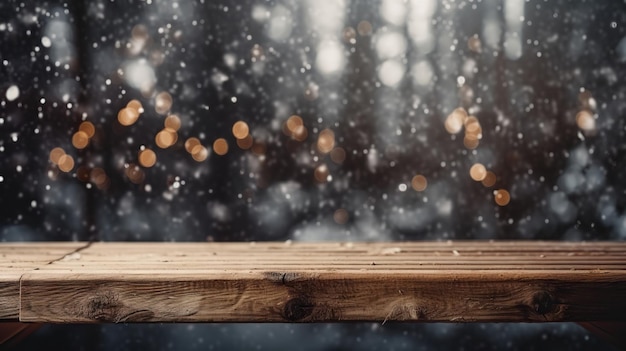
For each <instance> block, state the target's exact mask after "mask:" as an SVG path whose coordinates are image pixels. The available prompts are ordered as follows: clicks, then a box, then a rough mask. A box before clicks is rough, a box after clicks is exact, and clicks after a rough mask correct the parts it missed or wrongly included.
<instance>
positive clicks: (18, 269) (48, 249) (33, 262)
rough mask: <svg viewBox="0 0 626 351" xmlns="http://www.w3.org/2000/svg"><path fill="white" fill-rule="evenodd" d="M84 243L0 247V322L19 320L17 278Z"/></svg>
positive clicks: (25, 244)
mask: <svg viewBox="0 0 626 351" xmlns="http://www.w3.org/2000/svg"><path fill="white" fill-rule="evenodd" d="M83 246H85V243H73V242H57V243H45V244H44V243H0V321H2V320H17V319H18V318H19V298H20V278H21V277H22V275H23V274H24V273H26V272H29V271H32V270H33V269H36V268H39V267H43V266H45V265H47V264H49V263H51V262H53V261H55V260H58V259H62V258H63V257H64V256H65V255H66V254H70V253H72V252H74V251H75V250H77V249H79V248H81V247H83Z"/></svg>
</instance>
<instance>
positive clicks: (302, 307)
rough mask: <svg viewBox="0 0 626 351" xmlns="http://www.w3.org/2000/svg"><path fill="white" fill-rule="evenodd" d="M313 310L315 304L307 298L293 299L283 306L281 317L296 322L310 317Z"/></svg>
mask: <svg viewBox="0 0 626 351" xmlns="http://www.w3.org/2000/svg"><path fill="white" fill-rule="evenodd" d="M313 308H315V304H314V303H313V302H311V301H310V300H309V299H308V298H307V297H305V296H298V297H294V298H292V299H290V300H289V301H287V303H286V304H285V308H284V310H283V316H284V317H285V319H287V320H289V321H292V322H296V321H299V320H302V319H304V318H306V317H308V316H310V315H311V314H312V313H313Z"/></svg>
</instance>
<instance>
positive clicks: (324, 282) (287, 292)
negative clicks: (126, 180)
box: [0, 241, 626, 323]
mask: <svg viewBox="0 0 626 351" xmlns="http://www.w3.org/2000/svg"><path fill="white" fill-rule="evenodd" d="M0 251H2V246H1V245H0ZM20 289H21V309H20V320H21V321H25V322H55V323H72V322H81V323H84V322H318V321H325V322H326V321H378V322H385V321H453V322H473V321H484V322H551V321H578V322H584V321H598V320H602V321H624V318H625V317H624V316H626V299H625V298H624V297H626V243H616V242H611V243H562V242H475V241H471V242H411V243H275V242H274V243H253V244H250V243H95V244H93V245H91V246H90V247H88V248H86V249H84V250H81V251H80V252H77V253H76V254H73V255H68V256H66V257H65V258H64V259H62V260H57V261H55V262H53V263H52V264H49V265H46V266H44V267H41V268H40V269H38V270H36V271H30V272H28V273H25V274H24V275H23V276H22V279H21V287H20Z"/></svg>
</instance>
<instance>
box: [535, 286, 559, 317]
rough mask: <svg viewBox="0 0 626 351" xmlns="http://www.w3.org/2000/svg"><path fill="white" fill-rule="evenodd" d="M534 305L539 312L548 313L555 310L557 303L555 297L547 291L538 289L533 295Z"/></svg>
mask: <svg viewBox="0 0 626 351" xmlns="http://www.w3.org/2000/svg"><path fill="white" fill-rule="evenodd" d="M532 307H533V310H534V311H535V312H536V313H537V314H542V315H545V314H548V313H550V312H554V310H555V309H556V303H555V301H554V297H552V295H551V294H550V293H549V292H547V291H538V292H536V293H535V294H534V295H533V298H532Z"/></svg>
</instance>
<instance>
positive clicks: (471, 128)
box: [0, 0, 626, 350]
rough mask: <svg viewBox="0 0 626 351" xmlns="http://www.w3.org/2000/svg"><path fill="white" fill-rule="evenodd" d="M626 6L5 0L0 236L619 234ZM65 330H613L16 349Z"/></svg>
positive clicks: (542, 343)
mask: <svg viewBox="0 0 626 351" xmlns="http://www.w3.org/2000/svg"><path fill="white" fill-rule="evenodd" d="M625 26H626V3H624V2H623V1H608V0H607V1H596V2H584V1H581V2H571V1H549V2H548V1H543V0H502V1H501V0H482V1H479V0H465V1H436V0H371V1H356V0H336V1H315V0H277V1H260V0H259V1H250V0H239V1H235V0H223V1H218V0H215V1H213V0H196V1H192V0H181V1H162V0H119V1H105V0H94V1H60V0H49V1H16V0H4V1H2V2H0V194H1V195H0V240H1V241H40V240H47V241H57V240H105V241H113V240H117V241H232V240H234V241H262V240H294V241H313V240H337V241H359V240H367V241H378V240H448V239H550V240H624V239H625V238H626V211H625V210H626V209H625V207H626V196H625V194H626V182H624V181H623V179H624V177H626V150H625V149H626V143H625V142H624V134H625V133H626V83H625V82H624V77H626V28H625ZM620 77H622V78H620ZM303 340H306V342H304V343H303V342H302V341H303ZM51 343H53V344H54V345H58V346H59V347H67V348H70V349H90V350H93V349H103V350H107V349H113V348H114V349H124V348H128V349H134V348H139V347H142V348H149V349H180V350H186V349H188V350H195V349H253V348H254V349H275V348H277V347H280V346H283V345H286V346H288V345H291V346H289V347H290V348H293V349H316V350H317V349H321V350H344V349H345V350H347V349H383V348H384V349H390V350H393V349H410V350H419V349H432V348H438V349H441V348H443V349H459V350H473V349H505V348H506V349H520V350H522V349H523V350H526V349H547V348H550V349H569V350H592V349H593V350H598V349H606V348H608V346H607V345H605V344H603V343H602V342H601V341H599V340H597V339H596V338H595V337H594V336H592V335H590V334H589V333H587V332H586V331H584V330H583V329H582V328H580V327H578V326H576V325H574V324H541V325H527V324H517V325H508V324H477V325H462V324H433V325H425V324H386V325H384V326H383V325H380V324H371V323H363V324H318V325H282V324H272V325H257V324H237V325H230V324H225V325H211V324H191V325H105V326H98V325H95V326H46V327H44V328H42V329H40V330H39V331H38V332H36V333H35V334H33V335H32V336H31V337H30V338H29V339H27V340H26V341H25V342H23V343H22V344H20V347H22V348H24V349H29V348H31V349H32V348H40V347H43V346H44V345H50V344H51Z"/></svg>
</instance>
